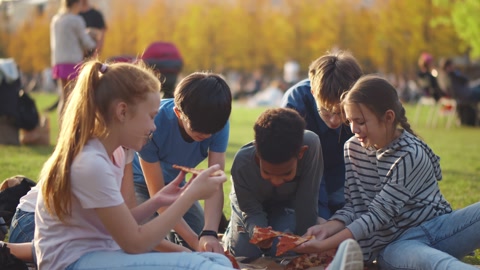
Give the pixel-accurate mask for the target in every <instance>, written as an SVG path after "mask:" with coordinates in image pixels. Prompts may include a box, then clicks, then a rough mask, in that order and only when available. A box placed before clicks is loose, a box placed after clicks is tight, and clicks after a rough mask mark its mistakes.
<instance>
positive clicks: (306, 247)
mask: <svg viewBox="0 0 480 270" xmlns="http://www.w3.org/2000/svg"><path fill="white" fill-rule="evenodd" d="M292 250H293V251H295V252H297V253H321V252H322V251H323V250H322V240H319V239H312V240H310V241H307V242H305V243H303V244H301V245H299V246H298V247H296V248H294V249H292Z"/></svg>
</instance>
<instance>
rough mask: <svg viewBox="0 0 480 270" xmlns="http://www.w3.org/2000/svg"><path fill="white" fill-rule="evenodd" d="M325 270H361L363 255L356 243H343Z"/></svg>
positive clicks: (347, 241) (350, 241) (348, 240)
mask: <svg viewBox="0 0 480 270" xmlns="http://www.w3.org/2000/svg"><path fill="white" fill-rule="evenodd" d="M327 270H363V253H362V249H361V248H360V246H359V245H358V243H357V241H355V240H353V239H347V240H345V241H343V242H342V243H341V244H340V246H339V247H338V250H337V253H336V254H335V257H334V258H333V261H332V262H331V263H330V265H329V266H328V267H327Z"/></svg>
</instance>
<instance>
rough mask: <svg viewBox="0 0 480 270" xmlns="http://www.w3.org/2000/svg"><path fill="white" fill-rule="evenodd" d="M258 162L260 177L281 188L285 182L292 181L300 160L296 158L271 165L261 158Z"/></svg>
mask: <svg viewBox="0 0 480 270" xmlns="http://www.w3.org/2000/svg"><path fill="white" fill-rule="evenodd" d="M258 161H259V166H260V175H261V176H262V178H263V179H265V180H267V181H268V182H270V183H271V184H272V185H273V186H275V187H278V186H281V185H282V184H284V183H285V182H290V181H292V180H293V179H294V178H295V175H296V173H297V161H298V159H297V158H296V157H294V158H291V159H290V160H288V161H286V162H282V163H279V164H274V163H270V162H267V161H265V160H262V159H261V158H258Z"/></svg>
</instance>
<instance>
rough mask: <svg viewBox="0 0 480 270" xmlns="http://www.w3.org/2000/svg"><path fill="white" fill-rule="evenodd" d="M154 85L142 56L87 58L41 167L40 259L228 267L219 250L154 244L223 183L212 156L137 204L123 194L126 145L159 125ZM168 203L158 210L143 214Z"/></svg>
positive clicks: (61, 265)
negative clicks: (108, 60)
mask: <svg viewBox="0 0 480 270" xmlns="http://www.w3.org/2000/svg"><path fill="white" fill-rule="evenodd" d="M160 88H161V85H160V82H159V81H158V79H157V78H156V76H155V75H154V74H153V72H152V71H151V70H149V69H147V68H145V67H144V66H143V65H141V63H139V64H135V65H134V64H129V63H114V64H111V65H106V64H104V63H101V62H98V61H96V60H92V61H88V62H86V63H84V65H83V66H82V68H81V72H80V74H79V78H78V81H77V83H76V84H75V87H74V88H73V90H72V96H71V98H70V99H69V102H68V103H67V107H66V108H65V115H64V118H63V123H62V125H61V126H60V135H59V138H58V143H57V145H56V147H55V150H54V152H53V154H52V155H51V156H50V158H49V159H48V160H47V161H46V163H45V164H44V166H43V168H42V171H41V173H40V179H39V185H40V188H39V193H38V199H37V205H36V209H35V224H36V228H35V237H34V246H35V251H36V255H37V256H36V257H37V261H38V263H37V266H38V268H39V269H70V270H74V269H99V268H103V269H142V270H143V269H178V268H183V269H215V270H216V269H218V270H221V269H222V270H223V269H231V268H232V264H231V262H230V260H229V259H228V258H227V257H225V256H224V255H221V254H214V253H208V252H205V253H191V252H178V253H162V252H152V250H153V249H154V247H155V246H157V245H158V244H159V243H160V242H161V241H163V239H164V238H165V236H166V235H167V233H168V232H169V231H170V230H171V228H172V227H173V226H174V225H175V224H176V223H178V221H179V220H180V219H181V217H182V216H183V215H184V213H185V212H186V211H187V210H188V209H189V208H190V207H191V205H192V204H193V203H194V202H195V201H197V200H200V199H207V198H209V197H211V196H212V195H213V194H214V193H216V192H218V191H219V190H220V191H221V189H222V185H223V183H224V182H225V181H226V176H225V173H224V172H223V171H221V170H219V169H220V166H219V165H218V164H215V165H212V166H211V167H209V168H208V169H206V170H204V171H203V172H202V173H200V174H199V175H197V176H196V177H194V179H191V180H190V181H189V184H188V185H186V186H183V187H181V186H180V183H181V182H182V180H183V179H184V177H185V173H183V172H180V173H179V174H178V176H177V177H176V178H175V180H173V181H172V182H171V183H170V184H169V185H167V186H165V187H164V188H163V189H162V190H161V191H160V192H158V193H156V194H154V195H153V196H152V198H151V199H149V200H148V201H146V202H145V203H142V204H141V205H138V206H137V207H135V208H133V209H129V208H128V206H127V205H126V204H125V202H124V199H123V197H122V194H121V188H120V186H121V181H122V176H123V172H124V166H125V155H124V150H123V147H127V148H129V149H134V150H135V151H139V150H140V149H141V148H142V147H143V146H144V145H145V143H146V142H147V141H148V140H149V138H150V135H151V133H152V132H153V131H155V129H156V126H155V123H154V118H155V115H156V114H157V111H158V107H159V105H160ZM158 128H159V129H161V128H164V127H162V126H160V125H159V126H158ZM117 154H118V155H117ZM216 171H219V174H218V176H211V174H212V173H213V172H216ZM164 206H169V207H168V208H167V209H166V210H165V211H164V212H163V213H162V214H161V216H159V217H157V218H154V219H152V220H150V221H148V222H146V223H144V224H143V221H144V220H145V219H147V218H148V217H150V216H151V215H153V213H154V212H155V211H157V210H158V209H159V208H161V207H164Z"/></svg>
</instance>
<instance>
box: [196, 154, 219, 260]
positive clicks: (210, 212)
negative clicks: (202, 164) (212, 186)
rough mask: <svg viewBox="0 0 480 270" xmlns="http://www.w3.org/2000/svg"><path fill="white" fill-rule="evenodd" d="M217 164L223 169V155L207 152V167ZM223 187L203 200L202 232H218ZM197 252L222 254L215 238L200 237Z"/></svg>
mask: <svg viewBox="0 0 480 270" xmlns="http://www.w3.org/2000/svg"><path fill="white" fill-rule="evenodd" d="M214 164H219V165H220V168H221V170H222V171H223V170H224V169H225V153H224V152H222V153H219V152H209V153H208V166H209V167H210V166H212V165H214ZM223 200H224V197H223V186H222V188H221V189H219V190H218V192H216V193H215V194H214V195H213V196H212V197H210V198H209V199H207V200H205V226H204V228H203V229H204V230H210V231H215V232H217V231H218V224H219V223H220V218H221V216H222V212H223ZM199 251H212V252H217V253H223V247H222V245H221V244H220V242H219V241H218V239H217V238H215V237H213V236H202V237H201V238H200V241H199Z"/></svg>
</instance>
